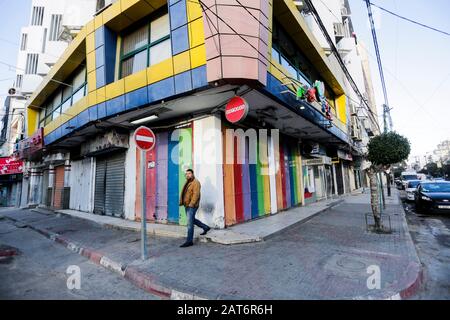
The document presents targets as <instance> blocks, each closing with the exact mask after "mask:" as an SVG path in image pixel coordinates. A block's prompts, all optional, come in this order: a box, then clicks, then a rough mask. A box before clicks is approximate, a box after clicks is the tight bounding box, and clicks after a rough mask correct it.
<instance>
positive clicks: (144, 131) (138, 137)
mask: <svg viewBox="0 0 450 320" xmlns="http://www.w3.org/2000/svg"><path fill="white" fill-rule="evenodd" d="M134 141H136V146H137V147H138V148H139V149H141V150H144V151H150V150H152V149H153V148H154V147H155V143H156V137H155V134H154V133H153V131H152V130H151V129H149V128H147V127H139V128H137V129H136V131H135V132H134Z"/></svg>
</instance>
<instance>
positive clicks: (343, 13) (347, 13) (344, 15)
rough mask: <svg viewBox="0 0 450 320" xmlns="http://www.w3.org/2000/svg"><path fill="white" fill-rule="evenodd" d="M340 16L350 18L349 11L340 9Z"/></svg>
mask: <svg viewBox="0 0 450 320" xmlns="http://www.w3.org/2000/svg"><path fill="white" fill-rule="evenodd" d="M341 16H343V17H349V16H350V10H348V9H347V8H346V7H342V8H341Z"/></svg>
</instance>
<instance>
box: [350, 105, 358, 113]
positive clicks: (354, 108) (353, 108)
mask: <svg viewBox="0 0 450 320" xmlns="http://www.w3.org/2000/svg"><path fill="white" fill-rule="evenodd" d="M357 114H358V109H357V108H356V106H355V104H353V103H351V102H350V115H352V116H356V115H357Z"/></svg>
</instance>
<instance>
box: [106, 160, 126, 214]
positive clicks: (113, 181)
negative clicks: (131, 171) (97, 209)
mask: <svg viewBox="0 0 450 320" xmlns="http://www.w3.org/2000/svg"><path fill="white" fill-rule="evenodd" d="M105 187H106V188H105V214H106V215H108V216H116V217H121V216H123V202H124V191H125V153H120V154H117V155H115V156H113V157H111V158H108V160H107V162H106V182H105Z"/></svg>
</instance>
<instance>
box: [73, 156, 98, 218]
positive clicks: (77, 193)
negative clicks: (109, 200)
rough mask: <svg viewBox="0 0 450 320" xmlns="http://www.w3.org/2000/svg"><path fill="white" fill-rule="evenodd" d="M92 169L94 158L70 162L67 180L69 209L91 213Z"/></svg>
mask: <svg viewBox="0 0 450 320" xmlns="http://www.w3.org/2000/svg"><path fill="white" fill-rule="evenodd" d="M94 168H95V167H94V158H87V159H83V160H77V161H72V162H71V170H70V179H69V181H70V202H69V207H70V209H73V210H79V211H86V212H92V211H93V206H92V204H93V198H92V189H93V186H94V172H95V171H94Z"/></svg>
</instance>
